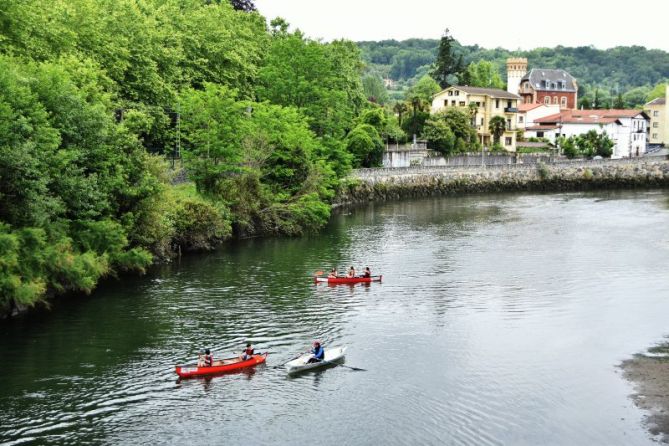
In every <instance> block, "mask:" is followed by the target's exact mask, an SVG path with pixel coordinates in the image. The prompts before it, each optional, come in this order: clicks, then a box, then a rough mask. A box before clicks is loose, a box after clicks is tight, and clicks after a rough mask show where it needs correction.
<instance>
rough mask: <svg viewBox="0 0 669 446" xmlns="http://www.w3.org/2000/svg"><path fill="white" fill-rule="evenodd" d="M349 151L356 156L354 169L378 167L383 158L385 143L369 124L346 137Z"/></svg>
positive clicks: (360, 126)
mask: <svg viewBox="0 0 669 446" xmlns="http://www.w3.org/2000/svg"><path fill="white" fill-rule="evenodd" d="M346 146H347V148H348V151H349V152H350V153H352V154H353V156H354V160H355V161H354V167H378V166H380V165H381V161H382V157H383V141H382V140H381V136H379V133H378V132H377V131H376V129H375V128H374V127H373V126H371V125H369V124H359V125H357V126H356V127H355V128H354V129H353V130H351V131H350V132H349V134H348V136H346Z"/></svg>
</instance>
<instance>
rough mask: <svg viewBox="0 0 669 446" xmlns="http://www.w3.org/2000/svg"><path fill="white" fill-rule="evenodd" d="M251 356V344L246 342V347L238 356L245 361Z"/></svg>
mask: <svg viewBox="0 0 669 446" xmlns="http://www.w3.org/2000/svg"><path fill="white" fill-rule="evenodd" d="M252 357H253V346H252V345H251V343H250V342H247V343H246V348H245V349H244V350H243V351H242V355H241V356H240V357H239V359H241V360H242V361H247V360H249V359H251V358H252Z"/></svg>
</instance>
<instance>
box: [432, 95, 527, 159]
mask: <svg viewBox="0 0 669 446" xmlns="http://www.w3.org/2000/svg"><path fill="white" fill-rule="evenodd" d="M519 100H520V96H518V95H517V94H513V93H509V92H508V91H504V90H498V89H496V88H478V87H467V86H461V85H454V86H452V87H449V88H447V89H445V90H443V91H440V92H439V93H437V94H436V95H434V96H433V97H432V107H431V110H430V111H431V113H433V114H434V113H438V112H440V111H444V110H446V109H448V108H451V107H459V108H461V109H463V110H464V111H465V112H467V113H468V114H470V115H471V116H472V124H473V125H474V127H476V133H477V134H478V137H479V142H480V143H481V144H482V145H484V146H486V147H491V146H492V144H493V136H492V134H491V133H490V130H489V129H488V126H489V124H490V119H492V118H493V117H494V116H502V117H503V118H504V120H505V121H506V131H505V132H504V134H503V135H502V136H501V138H500V141H499V142H500V144H501V145H502V146H503V147H504V149H506V150H508V151H510V152H515V151H516V130H517V128H518V127H517V115H518V101H519ZM469 104H476V107H475V108H472V109H470V108H469ZM470 110H472V111H475V113H472V112H471V111H470Z"/></svg>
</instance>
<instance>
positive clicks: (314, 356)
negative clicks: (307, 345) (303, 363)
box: [307, 341, 325, 364]
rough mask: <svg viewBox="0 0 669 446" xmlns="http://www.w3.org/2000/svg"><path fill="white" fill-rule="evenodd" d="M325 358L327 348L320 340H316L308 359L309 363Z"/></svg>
mask: <svg viewBox="0 0 669 446" xmlns="http://www.w3.org/2000/svg"><path fill="white" fill-rule="evenodd" d="M324 359H325V350H324V349H323V347H322V346H321V342H320V341H314V344H313V348H312V349H311V358H309V360H308V361H307V364H311V363H312V362H321V361H323V360H324Z"/></svg>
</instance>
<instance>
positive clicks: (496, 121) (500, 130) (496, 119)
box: [488, 115, 506, 144]
mask: <svg viewBox="0 0 669 446" xmlns="http://www.w3.org/2000/svg"><path fill="white" fill-rule="evenodd" d="M488 129H489V130H490V133H492V136H493V141H494V143H495V144H499V141H500V139H501V137H502V135H503V134H504V131H505V130H506V121H505V120H504V117H502V116H499V115H498V116H493V117H492V118H490V122H489V123H488Z"/></svg>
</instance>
